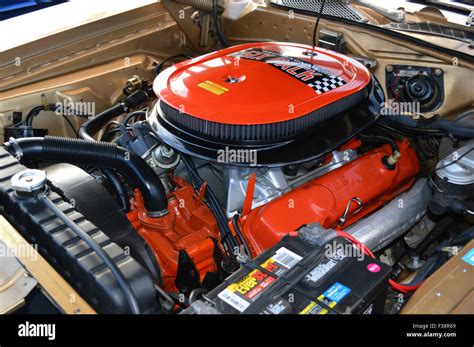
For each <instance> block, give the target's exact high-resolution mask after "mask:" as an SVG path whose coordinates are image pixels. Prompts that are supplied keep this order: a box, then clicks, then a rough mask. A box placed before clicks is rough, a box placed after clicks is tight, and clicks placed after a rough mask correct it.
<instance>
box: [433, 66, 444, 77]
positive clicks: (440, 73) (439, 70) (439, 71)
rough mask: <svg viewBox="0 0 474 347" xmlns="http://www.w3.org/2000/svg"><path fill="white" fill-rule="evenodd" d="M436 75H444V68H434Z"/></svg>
mask: <svg viewBox="0 0 474 347" xmlns="http://www.w3.org/2000/svg"><path fill="white" fill-rule="evenodd" d="M434 75H435V76H436V77H440V76H442V75H443V70H441V69H440V68H437V69H435V70H434Z"/></svg>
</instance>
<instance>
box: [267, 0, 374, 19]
mask: <svg viewBox="0 0 474 347" xmlns="http://www.w3.org/2000/svg"><path fill="white" fill-rule="evenodd" d="M270 3H271V4H273V5H278V6H283V7H286V8H290V9H295V10H302V11H309V12H314V13H319V11H320V9H321V4H322V1H321V0H270ZM323 15H328V16H333V17H338V18H346V19H350V20H353V21H356V22H365V21H366V19H365V18H364V17H362V15H361V14H360V13H359V12H358V11H356V10H355V9H353V8H351V7H350V6H349V5H348V4H345V3H344V2H343V1H342V0H326V4H325V5H324V9H323Z"/></svg>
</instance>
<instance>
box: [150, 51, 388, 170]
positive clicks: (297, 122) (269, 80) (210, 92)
mask: <svg viewBox="0 0 474 347" xmlns="http://www.w3.org/2000/svg"><path fill="white" fill-rule="evenodd" d="M153 87H154V91H155V93H156V95H157V96H158V98H159V102H158V103H157V104H156V106H155V108H154V110H153V111H152V113H151V114H150V116H149V121H150V122H151V124H152V125H153V127H154V128H155V130H157V131H158V133H159V135H160V136H161V137H162V138H163V139H164V141H166V142H167V143H168V144H169V145H171V146H172V147H175V148H177V149H178V150H181V151H183V152H185V153H188V154H192V155H195V156H198V157H202V158H205V159H209V160H217V159H216V158H217V152H218V151H219V149H222V148H223V147H226V148H247V149H254V150H256V151H258V165H264V166H275V165H283V164H289V163H296V162H301V161H305V160H311V159H314V158H315V157H317V156H321V155H324V154H326V153H327V152H328V151H331V150H332V149H334V148H335V147H337V146H339V145H340V144H342V143H344V142H345V141H347V140H348V139H349V138H350V137H352V136H354V135H355V134H356V133H357V132H359V131H361V130H362V129H364V128H365V127H366V126H368V125H370V124H371V123H372V122H373V121H374V120H375V118H376V114H377V113H378V112H377V111H378V108H379V106H380V103H381V101H383V100H381V99H383V96H381V95H380V90H379V89H378V88H377V87H378V85H376V83H375V82H374V81H372V78H371V75H370V73H369V71H368V70H367V69H366V68H365V67H364V66H363V65H362V64H360V63H358V62H357V61H355V60H354V59H351V58H349V57H347V56H344V55H342V54H339V53H336V52H332V51H328V50H324V49H320V48H315V49H313V48H312V47H310V46H305V45H300V44H293V43H251V44H245V45H239V46H234V47H231V48H227V49H224V50H221V51H217V52H214V53H210V54H207V55H204V56H201V57H198V58H195V59H191V60H188V61H185V62H182V63H179V64H176V65H174V66H173V67H171V68H169V69H166V70H165V71H163V72H162V73H161V74H160V75H159V76H158V77H157V78H156V80H155V82H154V86H153ZM374 90H375V91H377V92H379V93H378V94H376V93H374ZM349 110H350V112H348V111H349Z"/></svg>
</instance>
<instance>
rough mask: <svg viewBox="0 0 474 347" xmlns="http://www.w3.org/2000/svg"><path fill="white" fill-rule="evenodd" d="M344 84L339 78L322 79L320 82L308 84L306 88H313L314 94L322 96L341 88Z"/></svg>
mask: <svg viewBox="0 0 474 347" xmlns="http://www.w3.org/2000/svg"><path fill="white" fill-rule="evenodd" d="M344 84H346V82H345V81H344V80H343V79H342V78H341V77H339V76H329V77H323V78H322V79H320V80H317V81H315V82H312V83H309V84H308V86H309V87H311V88H313V89H314V91H315V92H316V94H318V95H319V94H323V93H326V92H328V91H330V90H333V89H336V88H337V87H340V86H343V85H344Z"/></svg>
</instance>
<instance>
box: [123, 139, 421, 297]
mask: <svg viewBox="0 0 474 347" xmlns="http://www.w3.org/2000/svg"><path fill="white" fill-rule="evenodd" d="M399 145H400V152H401V157H400V159H399V160H398V163H397V164H396V167H395V169H394V170H389V169H387V168H386V167H385V166H384V165H383V163H382V157H384V156H387V155H389V154H390V153H391V149H390V147H389V146H388V145H384V146H382V147H380V148H377V149H375V150H372V151H370V152H368V153H365V154H363V155H361V156H360V157H359V158H357V159H356V160H354V161H353V162H351V163H349V164H346V165H345V166H343V167H341V168H338V169H336V170H334V171H332V172H330V173H328V174H326V175H324V176H322V177H319V178H316V179H314V180H313V181H311V182H309V183H307V184H305V185H303V186H301V187H298V188H296V189H294V190H293V191H291V192H289V193H287V194H285V195H284V196H282V197H280V198H278V199H276V200H274V201H271V202H269V203H268V204H266V205H263V206H261V207H258V208H256V209H254V210H252V211H251V212H250V213H248V214H247V215H246V216H243V217H242V218H241V220H240V222H239V223H240V226H241V230H242V233H243V235H244V237H245V239H246V241H247V244H248V245H249V248H250V249H251V251H252V253H253V255H255V256H256V255H258V254H260V253H262V252H263V251H265V250H266V249H268V248H270V247H272V246H273V245H274V244H276V243H277V242H278V241H279V240H280V239H281V238H282V237H283V236H284V235H286V234H288V233H290V232H293V231H295V230H296V229H298V228H299V227H301V226H302V225H304V224H307V223H313V222H319V223H320V224H321V225H322V226H324V227H326V228H329V227H336V226H337V222H338V220H339V219H340V217H341V216H342V215H343V214H344V211H345V209H346V206H347V205H348V202H350V201H351V199H354V198H358V199H360V201H361V202H362V207H361V208H360V206H357V204H349V205H350V206H349V209H348V215H347V219H346V221H345V223H344V224H343V225H342V227H346V226H348V225H350V224H352V223H354V222H356V221H357V220H358V219H360V218H362V217H364V216H365V215H367V214H369V213H370V212H372V211H374V210H376V209H377V208H379V207H380V206H382V205H383V204H384V203H385V202H387V201H389V200H391V199H393V198H394V197H395V196H397V195H398V194H400V193H401V192H403V191H404V190H406V189H408V188H409V187H410V186H411V185H412V184H413V182H414V180H415V176H416V174H417V173H418V170H419V165H418V161H417V158H416V155H415V152H414V151H413V150H412V149H411V148H409V147H408V142H400V143H399ZM174 183H175V185H176V186H177V189H176V190H175V191H173V192H172V193H170V194H169V196H168V198H169V214H168V215H166V216H164V217H161V218H150V217H148V216H147V215H146V212H145V208H144V206H143V200H142V198H141V195H140V193H139V192H138V191H137V192H136V194H135V201H134V203H133V209H132V212H130V213H129V214H128V218H129V220H130V221H131V222H132V224H133V225H134V227H135V228H136V229H137V230H138V232H139V233H140V234H141V235H142V236H143V238H144V239H145V240H146V241H147V242H148V243H149V244H150V246H151V248H152V249H153V250H154V252H155V255H156V258H157V260H158V263H159V264H160V267H161V270H162V277H163V287H164V289H165V290H167V291H177V287H176V284H175V279H176V276H177V272H178V263H179V259H180V252H182V251H186V253H187V254H188V255H189V257H190V259H191V260H192V261H193V263H194V265H195V268H196V269H197V271H198V272H199V277H200V280H201V281H202V280H203V279H204V277H205V275H206V274H207V273H208V272H215V271H217V265H216V262H215V258H214V257H215V253H216V249H215V247H216V245H218V244H219V243H218V242H219V240H220V235H219V230H218V226H217V222H216V220H215V218H214V216H213V214H212V212H211V211H210V210H209V208H208V207H207V205H206V204H205V203H204V202H203V201H202V200H201V198H200V197H199V196H198V195H197V194H196V193H195V192H194V190H193V188H192V186H191V185H189V184H188V183H187V182H186V181H184V180H183V179H182V178H179V177H176V178H175V179H174ZM231 229H232V228H231ZM216 241H217V242H216Z"/></svg>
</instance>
